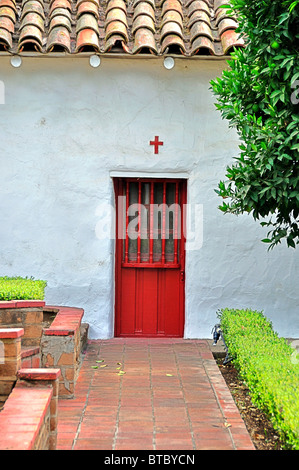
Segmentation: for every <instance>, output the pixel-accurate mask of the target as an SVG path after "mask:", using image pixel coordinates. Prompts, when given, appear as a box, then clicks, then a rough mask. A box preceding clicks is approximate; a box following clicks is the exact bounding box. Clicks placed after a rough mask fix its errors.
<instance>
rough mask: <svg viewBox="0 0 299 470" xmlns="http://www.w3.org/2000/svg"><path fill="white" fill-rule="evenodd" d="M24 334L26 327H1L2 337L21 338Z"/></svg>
mask: <svg viewBox="0 0 299 470" xmlns="http://www.w3.org/2000/svg"><path fill="white" fill-rule="evenodd" d="M23 335H24V328H0V338H1V339H5V338H7V339H8V338H20V337H21V336H23Z"/></svg>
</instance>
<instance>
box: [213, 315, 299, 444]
mask: <svg viewBox="0 0 299 470" xmlns="http://www.w3.org/2000/svg"><path fill="white" fill-rule="evenodd" d="M218 317H219V319H220V325H221V330H222V333H223V338H224V340H225V343H226V346H227V348H228V351H229V355H230V356H231V357H232V361H233V364H234V366H235V367H236V369H237V370H238V372H239V374H240V376H241V378H242V379H243V380H244V382H245V383H246V384H247V386H248V388H249V392H250V396H251V398H252V401H253V402H254V403H255V404H256V405H257V406H258V407H259V408H260V409H262V410H263V411H264V412H265V413H266V414H267V415H268V416H269V418H270V420H271V421H272V423H273V425H274V427H275V429H277V431H278V432H279V434H280V435H281V437H282V439H283V441H284V442H285V448H287V449H294V450H295V449H296V450H298V449H299V356H298V355H297V354H296V353H295V351H294V348H292V346H291V345H289V344H288V342H287V341H286V340H285V339H284V338H280V337H279V336H278V335H277V333H275V332H274V330H273V328H272V323H271V322H270V321H269V320H268V319H267V318H266V317H265V316H264V314H263V313H262V312H258V311H252V310H235V309H222V310H220V311H219V312H218Z"/></svg>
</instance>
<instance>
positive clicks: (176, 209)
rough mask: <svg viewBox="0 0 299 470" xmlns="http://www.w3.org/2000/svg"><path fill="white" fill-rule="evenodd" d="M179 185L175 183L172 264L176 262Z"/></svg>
mask: <svg viewBox="0 0 299 470" xmlns="http://www.w3.org/2000/svg"><path fill="white" fill-rule="evenodd" d="M178 204H179V183H178V182H176V183H175V216H174V236H173V238H174V240H173V242H174V262H175V263H177V262H178V212H179V207H178Z"/></svg>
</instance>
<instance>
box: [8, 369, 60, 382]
mask: <svg viewBox="0 0 299 470" xmlns="http://www.w3.org/2000/svg"><path fill="white" fill-rule="evenodd" d="M60 375H61V370H60V369H47V368H46V369H20V370H18V372H17V377H18V378H19V379H23V380H56V379H58V378H59V377H60Z"/></svg>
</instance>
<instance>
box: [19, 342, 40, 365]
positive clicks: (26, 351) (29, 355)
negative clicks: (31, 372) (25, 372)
mask: <svg viewBox="0 0 299 470" xmlns="http://www.w3.org/2000/svg"><path fill="white" fill-rule="evenodd" d="M40 365H41V352H40V347H39V346H22V347H21V367H22V369H28V368H29V369H36V368H38V367H40Z"/></svg>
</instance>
